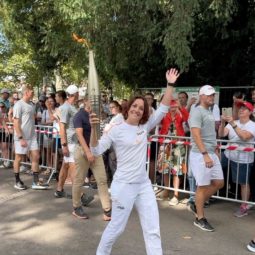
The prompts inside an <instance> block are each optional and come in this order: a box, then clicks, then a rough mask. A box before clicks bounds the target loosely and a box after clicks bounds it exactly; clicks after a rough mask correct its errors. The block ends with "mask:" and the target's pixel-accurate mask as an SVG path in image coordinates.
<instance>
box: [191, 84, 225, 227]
mask: <svg viewBox="0 0 255 255" xmlns="http://www.w3.org/2000/svg"><path fill="white" fill-rule="evenodd" d="M214 96H215V90H214V88H213V87H212V86H210V85H204V86H203V87H201V88H200V90H199V98H200V104H199V105H198V106H196V107H195V108H194V109H193V110H192V111H191V113H190V118H189V125H190V129H191V145H192V147H191V151H190V155H189V164H190V170H191V172H192V174H193V176H194V178H195V180H196V184H197V190H196V208H195V209H196V216H197V217H196V220H195V221H194V225H195V226H197V227H199V228H200V229H202V230H204V231H214V228H213V227H212V226H211V225H210V224H209V222H208V221H207V219H206V218H205V215H204V203H205V201H207V200H208V199H209V198H210V197H211V196H212V195H213V194H215V193H216V192H217V191H218V190H219V189H220V188H222V187H223V186H224V181H223V172H222V168H221V164H220V161H219V158H218V156H217V154H216V153H215V152H216V149H217V142H216V132H215V120H214V117H213V114H212V112H211V111H210V109H209V108H210V107H211V106H212V105H213V104H214Z"/></svg>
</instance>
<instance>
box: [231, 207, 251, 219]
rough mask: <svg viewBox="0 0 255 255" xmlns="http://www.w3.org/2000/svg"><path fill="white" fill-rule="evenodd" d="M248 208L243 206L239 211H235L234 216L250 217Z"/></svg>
mask: <svg viewBox="0 0 255 255" xmlns="http://www.w3.org/2000/svg"><path fill="white" fill-rule="evenodd" d="M248 210H249V209H248V207H247V206H246V205H241V206H240V207H239V208H238V210H237V211H235V213H234V216H236V217H238V218H241V217H243V216H246V215H248Z"/></svg>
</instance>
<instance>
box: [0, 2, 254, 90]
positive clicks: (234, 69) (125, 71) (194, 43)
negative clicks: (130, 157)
mask: <svg viewBox="0 0 255 255" xmlns="http://www.w3.org/2000/svg"><path fill="white" fill-rule="evenodd" d="M254 10H255V8H254V3H253V1H249V0H247V1H242V0H147V1H140V0H132V1H130V0H104V1H101V0H61V1H55V0H37V1H29V0H19V1H17V0H2V1H1V3H0V17H1V18H0V24H2V25H3V28H2V30H3V33H4V35H5V37H6V40H5V43H3V39H1V38H2V37H0V46H1V45H2V46H3V47H2V48H3V49H0V55H1V57H2V60H1V63H0V76H1V77H4V76H5V75H7V74H8V75H14V76H15V77H17V76H18V75H20V74H26V76H27V78H28V79H29V80H30V81H32V82H33V83H34V84H38V83H39V81H41V80H42V77H43V76H48V77H53V73H54V70H58V71H59V72H60V74H61V75H62V77H63V78H64V79H65V80H66V81H67V82H75V83H80V82H81V81H82V80H84V78H86V75H87V66H88V50H87V48H86V47H84V46H82V45H81V44H78V43H77V42H74V41H73V40H72V37H71V35H72V33H73V32H75V33H77V34H78V35H79V36H81V37H83V38H86V39H87V40H88V41H89V42H90V43H91V45H92V48H93V49H94V51H95V53H96V59H95V60H96V66H97V69H98V73H99V75H100V78H101V81H102V84H103V86H105V87H106V88H109V87H110V86H113V87H114V88H115V86H116V87H119V88H121V89H119V88H118V89H116V93H117V94H120V92H117V91H122V88H123V86H124V85H123V84H126V86H129V87H131V88H137V87H162V86H164V84H165V78H164V76H165V75H164V73H165V70H166V68H168V67H171V66H176V67H178V68H179V69H180V70H181V71H182V72H184V74H183V75H182V77H181V79H180V81H179V83H180V84H185V85H187V84H190V85H192V84H196V85H200V84H201V83H204V82H212V83H213V84H214V83H217V85H227V84H233V83H235V84H237V85H240V84H251V83H255V74H254V70H255V68H254V62H255V60H254V59H255V58H254V51H255V50H254V49H255V47H254V46H255V45H254V44H255V43H254V42H255V40H254V34H255V20H254V19H255V15H254V14H255V13H254ZM0 31H1V26H0ZM0 33H1V32H0ZM6 42H7V43H6ZM240 71H241V72H242V75H240ZM117 81H118V82H117ZM116 84H121V85H116Z"/></svg>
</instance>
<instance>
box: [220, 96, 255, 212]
mask: <svg viewBox="0 0 255 255" xmlns="http://www.w3.org/2000/svg"><path fill="white" fill-rule="evenodd" d="M237 107H238V108H239V111H238V120H234V119H233V117H232V116H226V115H222V116H221V125H220V128H219V136H220V137H225V136H228V139H229V140H230V144H231V145H238V146H241V145H242V146H244V147H254V146H253V145H252V144H247V142H248V143H249V142H250V143H251V142H253V141H254V137H255V123H254V122H253V121H252V120H251V118H252V117H253V116H252V113H253V110H254V107H253V105H252V104H251V103H249V102H245V101H244V102H239V103H238V104H237ZM226 123H227V125H226V126H225V124H226ZM228 161H230V166H231V172H232V181H233V183H236V184H240V185H241V197H242V200H243V201H244V202H243V203H242V204H241V206H240V207H239V208H238V210H237V211H236V212H235V213H234V215H235V216H236V217H243V216H245V215H247V214H248V210H249V207H248V204H247V203H246V202H245V201H248V200H249V199H250V184H249V178H250V174H251V171H252V164H253V161H254V153H247V152H244V151H238V150H233V151H230V150H225V151H224V153H222V159H221V162H222V166H223V167H227V165H228Z"/></svg>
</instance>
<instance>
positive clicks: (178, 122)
mask: <svg viewBox="0 0 255 255" xmlns="http://www.w3.org/2000/svg"><path fill="white" fill-rule="evenodd" d="M188 118H189V112H188V111H187V110H186V109H185V108H184V107H183V108H181V109H179V112H176V114H175V116H174V120H172V117H171V113H170V112H168V113H167V114H166V116H165V117H164V118H163V119H162V121H161V130H160V132H159V134H160V135H167V134H168V131H169V127H170V125H171V124H172V122H173V121H174V125H175V129H176V135H177V136H185V132H184V129H183V122H186V121H188Z"/></svg>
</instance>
